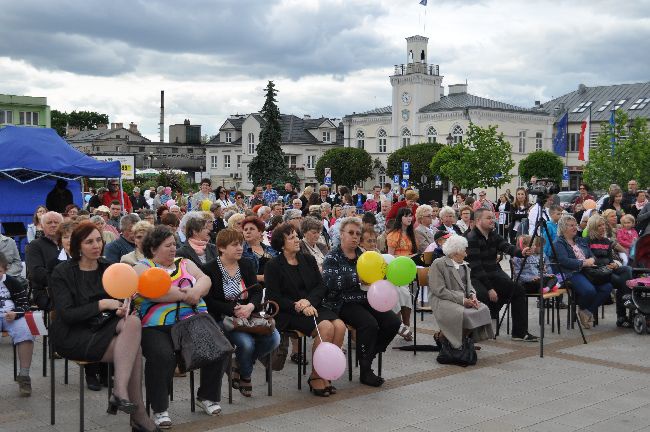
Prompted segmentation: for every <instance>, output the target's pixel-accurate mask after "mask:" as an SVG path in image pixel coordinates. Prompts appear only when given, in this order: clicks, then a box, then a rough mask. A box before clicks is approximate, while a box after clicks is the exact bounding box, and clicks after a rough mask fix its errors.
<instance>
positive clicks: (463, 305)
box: [429, 235, 494, 349]
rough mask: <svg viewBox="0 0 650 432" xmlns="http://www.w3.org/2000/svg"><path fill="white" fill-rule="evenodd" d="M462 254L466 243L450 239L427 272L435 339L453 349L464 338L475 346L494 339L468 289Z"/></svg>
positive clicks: (481, 307) (489, 323)
mask: <svg viewBox="0 0 650 432" xmlns="http://www.w3.org/2000/svg"><path fill="white" fill-rule="evenodd" d="M466 250H467V239H466V238H465V237H462V236H459V235H452V236H450V237H449V238H448V239H447V241H445V243H444V244H443V245H442V251H443V253H444V254H445V256H444V257H442V258H438V259H436V260H435V261H434V262H433V264H432V265H431V267H430V268H429V304H430V305H431V311H432V313H433V316H434V317H435V319H436V321H437V323H438V326H439V328H440V333H439V334H438V337H439V338H440V337H442V338H445V339H447V341H449V344H450V345H451V346H452V347H454V348H456V349H458V348H460V347H461V346H462V345H463V338H464V337H465V336H466V335H468V334H471V336H472V339H473V340H474V341H475V342H478V341H482V340H486V339H491V338H493V337H494V334H493V333H492V320H491V318H490V310H489V309H488V307H487V306H486V305H485V304H483V303H481V302H479V301H478V299H477V298H476V291H474V288H473V287H472V279H471V278H470V270H469V264H467V262H465V257H466V256H467V252H466Z"/></svg>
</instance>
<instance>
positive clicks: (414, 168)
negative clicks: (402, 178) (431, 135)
mask: <svg viewBox="0 0 650 432" xmlns="http://www.w3.org/2000/svg"><path fill="white" fill-rule="evenodd" d="M441 148H442V145H441V144H429V143H422V144H415V145H411V146H406V147H402V148H401V149H399V150H397V151H395V152H393V153H392V154H391V155H390V156H388V161H387V164H386V165H387V168H386V172H387V173H388V175H390V176H391V177H392V176H394V175H400V174H401V173H402V162H403V161H404V162H411V174H410V178H409V184H411V185H413V186H415V187H416V188H418V189H422V188H423V187H425V186H426V185H427V184H429V183H431V172H430V168H429V164H430V163H431V160H432V159H433V157H434V156H435V155H436V153H437V152H438V151H439V150H440V149H441ZM422 175H426V176H427V177H428V178H427V182H426V184H422V182H421V181H420V180H421V178H422Z"/></svg>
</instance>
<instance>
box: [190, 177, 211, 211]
mask: <svg viewBox="0 0 650 432" xmlns="http://www.w3.org/2000/svg"><path fill="white" fill-rule="evenodd" d="M199 188H200V189H199V191H198V192H197V193H195V194H194V197H193V198H192V208H193V209H194V210H202V208H201V203H202V202H203V201H205V200H208V201H210V203H213V202H216V201H217V197H216V196H215V195H214V192H212V180H210V179H209V178H204V179H201V185H200V186H199Z"/></svg>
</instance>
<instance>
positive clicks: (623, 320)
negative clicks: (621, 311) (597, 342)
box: [616, 316, 632, 328]
mask: <svg viewBox="0 0 650 432" xmlns="http://www.w3.org/2000/svg"><path fill="white" fill-rule="evenodd" d="M616 327H623V328H632V322H631V321H630V320H629V319H628V318H627V317H623V316H621V317H618V318H617V319H616Z"/></svg>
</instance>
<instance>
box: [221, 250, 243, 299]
mask: <svg viewBox="0 0 650 432" xmlns="http://www.w3.org/2000/svg"><path fill="white" fill-rule="evenodd" d="M216 261H217V265H218V266H219V270H221V274H223V295H224V297H225V298H226V300H231V301H232V300H237V299H238V298H239V297H240V296H241V293H242V291H243V290H242V278H241V271H240V269H239V266H237V272H236V273H235V275H234V276H230V274H229V273H228V272H227V271H226V268H225V267H224V266H223V263H222V262H221V258H220V257H217V260H216Z"/></svg>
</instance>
